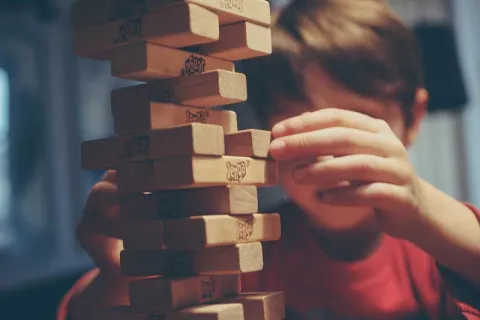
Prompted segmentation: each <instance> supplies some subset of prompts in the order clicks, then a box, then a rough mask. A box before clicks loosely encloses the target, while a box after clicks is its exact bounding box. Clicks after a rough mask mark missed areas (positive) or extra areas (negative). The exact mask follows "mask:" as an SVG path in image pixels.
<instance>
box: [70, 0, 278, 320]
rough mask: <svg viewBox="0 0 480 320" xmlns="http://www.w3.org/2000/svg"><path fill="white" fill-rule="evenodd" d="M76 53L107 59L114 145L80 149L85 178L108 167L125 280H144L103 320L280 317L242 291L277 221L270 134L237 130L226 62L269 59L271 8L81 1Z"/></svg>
mask: <svg viewBox="0 0 480 320" xmlns="http://www.w3.org/2000/svg"><path fill="white" fill-rule="evenodd" d="M71 17H72V24H73V28H74V47H75V52H76V54H77V55H79V56H81V57H85V58H89V59H96V60H104V61H110V63H111V72H112V75H113V76H114V77H119V78H123V79H129V80H136V81H140V82H144V83H141V84H138V85H134V86H129V87H123V88H118V89H115V90H114V91H113V92H112V94H111V112H112V116H113V122H114V130H115V136H113V137H106V138H102V139H98V140H93V141H87V142H84V143H83V144H82V165H83V167H84V168H85V169H115V170H117V183H118V191H119V194H120V196H119V198H120V200H119V201H120V203H119V213H120V219H121V220H122V226H123V232H122V240H123V243H124V250H123V251H122V253H121V271H122V274H123V275H125V276H140V277H146V278H145V279H143V280H136V281H135V282H132V284H131V286H130V292H129V293H130V305H129V306H118V307H112V308H109V309H108V310H105V314H104V318H103V319H191V320H195V319H199V320H200V319H202V320H209V319H212V320H213V319H219V320H220V319H222V320H242V319H246V320H257V319H265V320H281V319H284V318H285V310H284V297H283V294H282V292H271V293H267V292H265V293H258V292H257V293H245V292H242V290H241V282H240V277H241V274H243V273H249V272H256V271H260V270H262V269H263V250H262V243H263V242H267V241H276V240H278V239H279V238H280V216H279V215H278V214H261V213H258V210H259V209H258V197H257V188H258V187H262V186H269V185H273V184H276V183H277V170H276V163H275V162H274V161H273V160H272V159H271V158H269V155H268V148H269V144H270V140H271V134H270V132H269V131H263V130H242V131H239V130H238V126H237V117H236V114H235V113H234V112H232V111H224V110H218V108H217V107H219V106H222V105H230V104H234V103H239V102H243V101H246V100H247V89H246V88H247V83H246V77H245V75H244V74H242V73H238V72H236V71H235V68H234V61H238V60H242V59H250V58H255V57H259V56H262V55H268V54H270V53H271V50H272V42H271V32H270V6H269V3H268V2H267V1H265V0H143V1H141V0H77V1H76V2H75V3H74V4H73V6H72V11H71Z"/></svg>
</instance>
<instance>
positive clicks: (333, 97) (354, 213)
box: [270, 71, 418, 230]
mask: <svg viewBox="0 0 480 320" xmlns="http://www.w3.org/2000/svg"><path fill="white" fill-rule="evenodd" d="M306 86H307V92H309V94H311V97H310V98H311V99H310V100H311V101H315V105H307V104H305V103H299V102H288V101H283V102H282V105H281V106H279V108H278V110H282V111H280V112H278V113H277V114H276V115H275V116H274V117H272V119H270V120H271V121H270V125H271V126H273V125H274V124H275V123H277V122H279V121H281V120H285V119H287V118H290V117H293V116H296V115H299V114H301V113H303V112H306V111H315V110H319V109H324V108H332V107H334V108H339V109H347V110H351V111H355V112H359V113H363V114H366V115H369V116H371V117H374V118H378V119H383V120H385V121H386V122H387V123H388V124H389V125H390V127H391V129H392V131H393V132H394V133H395V134H396V136H397V137H398V138H399V139H400V140H401V141H402V142H403V143H404V145H406V146H408V145H409V144H410V142H411V141H410V140H411V139H410V138H411V137H412V136H414V134H413V135H412V132H411V131H412V130H416V128H417V127H418V126H416V125H414V126H412V127H409V128H407V127H406V126H405V121H404V116H403V113H402V109H401V106H400V105H399V104H398V103H395V102H384V101H379V100H376V99H370V98H365V97H361V96H358V95H356V94H354V93H353V92H351V91H349V90H347V89H345V88H343V87H342V86H340V85H338V84H336V83H335V82H333V81H332V80H331V79H330V78H329V77H328V76H327V75H326V74H324V73H321V72H319V71H317V72H314V71H312V72H311V74H310V75H309V76H308V80H307V82H306ZM286 110H288V111H286ZM414 113H415V112H414ZM417 114H418V113H417ZM414 116H415V115H414ZM414 122H415V121H414ZM314 160H317V159H298V160H294V161H288V162H281V163H279V174H280V181H281V183H282V186H283V188H284V189H285V191H286V192H287V194H288V195H289V197H290V198H291V199H292V200H293V201H295V202H296V203H297V205H299V206H300V207H302V209H303V210H304V211H305V212H306V213H307V214H308V216H309V218H310V219H311V220H313V222H314V223H315V224H317V225H318V226H321V227H323V228H327V229H339V230H340V229H350V228H352V227H354V226H355V225H357V224H359V223H362V222H364V221H365V220H366V219H368V218H370V217H371V216H372V210H371V208H365V207H332V206H329V205H327V204H326V203H322V201H321V200H320V197H319V194H321V192H322V190H326V189H329V188H332V186H329V185H325V186H321V183H319V185H320V186H319V185H316V186H311V185H300V184H297V183H296V182H294V181H293V179H292V177H291V172H292V169H294V168H296V167H298V166H299V165H302V164H306V163H308V162H313V161H314Z"/></svg>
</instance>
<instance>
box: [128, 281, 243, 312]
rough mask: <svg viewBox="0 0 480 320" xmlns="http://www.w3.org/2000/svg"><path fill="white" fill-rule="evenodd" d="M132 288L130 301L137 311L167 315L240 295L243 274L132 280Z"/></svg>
mask: <svg viewBox="0 0 480 320" xmlns="http://www.w3.org/2000/svg"><path fill="white" fill-rule="evenodd" d="M129 291H130V303H131V306H132V308H133V309H134V310H136V311H140V312H146V313H156V314H167V313H171V312H172V311H174V310H178V309H183V308H188V307H193V306H196V305H200V304H205V303H207V302H213V301H215V300H218V299H220V298H223V297H225V296H228V295H233V294H238V293H239V291H240V277H239V276H238V275H227V276H222V275H220V276H195V277H188V278H175V279H166V278H162V277H160V278H156V279H142V280H138V281H134V282H132V283H131V284H130V290H129Z"/></svg>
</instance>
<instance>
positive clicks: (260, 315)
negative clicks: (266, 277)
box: [218, 292, 285, 320]
mask: <svg viewBox="0 0 480 320" xmlns="http://www.w3.org/2000/svg"><path fill="white" fill-rule="evenodd" d="M218 303H241V304H242V305H243V312H244V315H245V319H249V320H283V319H285V297H284V294H283V292H252V293H241V294H240V295H238V296H236V297H226V298H222V299H220V300H219V301H218Z"/></svg>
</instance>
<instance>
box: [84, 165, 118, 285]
mask: <svg viewBox="0 0 480 320" xmlns="http://www.w3.org/2000/svg"><path fill="white" fill-rule="evenodd" d="M77 238H78V240H79V242H80V244H81V245H82V247H83V248H84V249H85V251H86V252H87V253H88V254H89V255H90V257H91V258H92V260H93V261H94V263H95V264H96V266H97V267H98V268H99V270H100V271H101V272H102V274H105V275H107V276H113V277H116V276H120V251H121V250H122V249H123V243H122V241H121V240H120V222H119V218H118V204H117V185H116V172H115V171H109V172H107V174H106V175H105V176H104V177H103V179H102V181H100V182H98V183H96V184H95V186H93V188H92V189H91V190H90V194H89V195H88V199H87V201H86V204H85V207H84V210H83V215H82V217H81V219H80V222H79V224H78V225H77Z"/></svg>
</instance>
